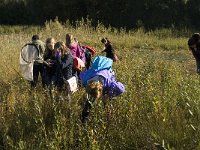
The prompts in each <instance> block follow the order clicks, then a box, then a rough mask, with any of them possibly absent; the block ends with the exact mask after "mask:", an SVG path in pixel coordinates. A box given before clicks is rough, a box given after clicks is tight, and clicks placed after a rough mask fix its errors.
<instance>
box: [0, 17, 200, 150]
mask: <svg viewBox="0 0 200 150" xmlns="http://www.w3.org/2000/svg"><path fill="white" fill-rule="evenodd" d="M0 32H1V34H0V51H1V56H2V58H1V59H0V85H1V86H0V118H1V119H0V149H27V150H28V149H52V150H55V149H84V150H87V149H94V150H97V149H99V150H102V149H106V150H107V149H113V150H118V149H122V150H124V149H127V150H129V149H130V150H141V149H142V150H152V149H156V145H160V146H163V147H165V148H166V149H169V150H191V149H196V150H197V149H200V133H199V129H200V124H199V120H200V88H199V86H200V77H199V76H198V75H196V70H195V69H196V68H195V67H196V65H195V61H194V59H193V57H192V55H191V53H190V52H189V51H188V48H187V38H188V37H189V36H190V35H191V32H190V31H187V30H182V31H177V30H173V29H162V30H156V31H148V32H145V31H144V30H143V29H142V28H141V29H137V30H133V31H125V29H121V30H117V29H114V28H105V27H104V26H103V25H101V24H99V26H98V27H97V28H96V29H94V28H92V27H91V26H90V22H86V23H84V22H82V21H80V22H77V26H76V27H72V26H71V25H70V24H69V23H68V22H66V23H65V24H62V25H61V24H60V23H59V22H57V21H52V22H47V23H46V24H45V26H44V27H34V26H30V27H18V26H15V27H8V26H0ZM35 33H38V34H39V35H40V36H41V37H42V40H44V41H45V40H46V38H48V37H51V36H53V37H54V38H55V39H56V40H57V41H58V40H61V41H64V39H65V34H66V33H72V34H73V35H74V36H75V37H77V38H78V40H79V41H80V42H81V43H82V44H88V45H91V46H94V47H95V48H96V49H97V50H98V52H100V51H101V50H102V48H103V45H102V44H101V43H100V39H101V38H102V37H108V38H109V39H110V40H111V42H112V43H113V45H114V47H115V49H116V51H117V54H118V56H119V58H120V61H118V62H116V63H114V65H113V68H114V70H115V72H116V77H117V79H118V80H119V81H121V82H122V83H124V84H125V86H126V92H125V93H124V94H122V95H121V96H119V97H117V98H116V99H114V100H113V101H111V102H109V107H108V108H107V109H106V110H105V109H104V108H103V106H102V103H101V102H96V103H95V106H94V108H93V109H92V113H91V116H90V121H89V122H88V124H85V125H83V124H81V122H80V119H79V118H80V113H81V111H82V105H83V103H84V89H80V92H76V93H75V94H73V96H72V103H71V104H69V103H68V100H65V101H57V100H56V99H54V100H52V99H50V97H49V95H48V93H46V92H44V91H43V90H42V88H41V87H40V86H39V87H38V88H37V89H36V91H32V92H31V91H30V89H29V84H28V83H27V81H25V80H24V79H23V78H22V77H21V76H20V72H19V53H20V50H21V47H22V46H23V45H24V44H25V43H27V42H30V40H31V37H32V35H33V34H35ZM99 54H100V53H99ZM63 96H64V93H63ZM155 143H157V144H155Z"/></svg>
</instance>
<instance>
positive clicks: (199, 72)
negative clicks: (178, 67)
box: [196, 60, 200, 74]
mask: <svg viewBox="0 0 200 150" xmlns="http://www.w3.org/2000/svg"><path fill="white" fill-rule="evenodd" d="M196 64H197V73H198V74H200V60H196Z"/></svg>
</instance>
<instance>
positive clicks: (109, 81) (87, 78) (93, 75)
mask: <svg viewBox="0 0 200 150" xmlns="http://www.w3.org/2000/svg"><path fill="white" fill-rule="evenodd" d="M112 63H113V60H112V59H110V58H107V57H104V56H97V57H95V58H94V60H93V62H92V66H91V68H90V69H89V70H86V71H83V72H81V73H80V79H81V81H82V85H83V86H84V87H85V89H86V94H87V100H86V102H85V106H84V109H83V111H82V115H81V121H82V122H83V123H84V122H86V121H87V119H88V117H89V113H90V110H91V108H92V103H93V102H94V101H95V100H96V99H99V98H101V97H102V98H103V102H105V101H106V100H107V99H112V98H113V97H116V96H119V95H120V94H122V93H123V92H124V91H125V87H124V85H123V84H122V83H121V82H117V80H116V78H115V74H114V72H113V70H112Z"/></svg>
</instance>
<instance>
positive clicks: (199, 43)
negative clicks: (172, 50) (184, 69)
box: [188, 33, 200, 74]
mask: <svg viewBox="0 0 200 150" xmlns="http://www.w3.org/2000/svg"><path fill="white" fill-rule="evenodd" d="M188 46H189V50H190V51H191V52H192V54H193V56H194V58H195V60H196V65H197V73H198V74H200V34H199V33H194V34H193V35H192V37H190V38H189V40H188Z"/></svg>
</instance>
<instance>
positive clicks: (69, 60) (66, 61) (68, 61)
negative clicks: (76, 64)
mask: <svg viewBox="0 0 200 150" xmlns="http://www.w3.org/2000/svg"><path fill="white" fill-rule="evenodd" d="M65 57H66V58H65V59H64V61H62V63H61V64H62V68H63V69H64V68H66V67H67V66H69V65H70V64H72V63H73V58H72V55H71V53H69V54H67V55H66V56H65Z"/></svg>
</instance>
